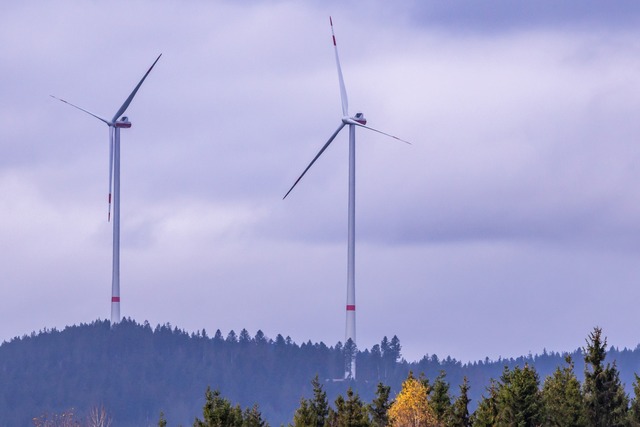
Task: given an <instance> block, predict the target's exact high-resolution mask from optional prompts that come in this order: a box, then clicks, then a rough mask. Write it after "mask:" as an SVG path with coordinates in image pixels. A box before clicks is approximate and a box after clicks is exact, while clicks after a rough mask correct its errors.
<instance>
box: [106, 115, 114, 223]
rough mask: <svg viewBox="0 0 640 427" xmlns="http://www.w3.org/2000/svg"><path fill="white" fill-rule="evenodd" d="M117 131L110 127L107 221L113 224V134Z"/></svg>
mask: <svg viewBox="0 0 640 427" xmlns="http://www.w3.org/2000/svg"><path fill="white" fill-rule="evenodd" d="M114 132H115V129H114V128H113V126H109V213H108V214H107V221H108V222H111V190H112V188H113V133H114Z"/></svg>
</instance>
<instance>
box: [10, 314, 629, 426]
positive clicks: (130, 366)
mask: <svg viewBox="0 0 640 427" xmlns="http://www.w3.org/2000/svg"><path fill="white" fill-rule="evenodd" d="M586 332H588V331H586ZM344 352H345V349H344V348H343V346H342V344H340V343H338V344H336V345H334V346H331V347H328V346H326V345H325V344H323V343H316V344H313V343H311V342H307V343H304V344H296V343H294V342H292V341H291V340H290V339H289V338H284V337H283V336H281V335H278V336H277V337H275V338H269V337H266V336H265V335H264V334H263V333H262V332H260V331H258V332H257V333H256V334H255V336H250V335H249V333H248V332H247V331H246V330H242V331H241V332H240V333H239V334H236V333H235V332H233V331H231V332H229V333H228V334H227V336H223V335H222V334H221V333H220V331H217V332H216V333H215V334H214V336H213V337H210V336H208V335H207V333H206V332H205V331H204V330H203V331H199V332H197V333H191V334H189V333H186V332H184V331H181V330H179V329H177V328H172V327H171V326H170V325H163V326H157V327H155V328H152V327H151V326H150V325H149V324H148V323H145V324H142V325H141V324H138V323H136V322H134V321H131V320H125V321H123V322H122V323H120V324H118V325H116V326H115V327H114V328H111V327H110V324H109V322H108V321H96V322H93V323H91V324H83V325H80V326H72V327H68V328H66V329H64V330H62V331H57V330H45V331H41V332H39V333H33V334H31V335H30V336H23V337H21V338H16V339H13V340H11V341H10V342H4V343H3V344H2V345H0V425H3V426H5V425H7V426H8V425H11V426H29V425H33V424H32V419H33V418H35V417H40V416H42V415H45V414H53V413H62V412H64V411H68V410H71V409H73V410H74V411H75V412H76V413H78V414H83V413H87V412H88V411H89V410H91V409H93V408H96V407H102V406H103V407H104V408H105V409H106V411H107V412H108V414H109V415H110V416H111V418H112V419H113V425H114V426H137V427H139V426H146V425H156V423H157V420H158V417H159V414H160V411H163V412H164V414H165V416H166V419H167V421H168V425H171V426H173V425H179V424H182V425H185V426H187V425H191V424H192V423H193V421H194V419H195V417H197V416H201V414H202V406H203V404H204V402H205V399H204V394H205V390H206V388H207V386H211V388H212V389H219V390H220V391H221V393H222V394H223V395H224V396H225V397H226V398H228V399H229V400H230V401H231V402H233V403H234V404H235V403H238V404H240V405H241V406H242V407H243V408H244V407H250V406H252V405H254V404H258V405H259V408H260V411H261V412H262V415H263V417H264V419H266V420H267V421H268V422H269V423H270V425H271V426H274V427H275V426H279V425H281V424H288V423H290V422H291V421H292V419H293V414H294V412H295V410H296V408H297V407H298V405H299V403H300V398H301V397H303V396H304V397H309V396H310V395H311V393H312V390H311V380H312V379H313V378H314V377H315V376H316V375H318V376H319V378H320V380H321V381H324V387H325V390H326V391H327V394H328V396H329V399H330V401H331V400H332V399H334V398H335V396H337V395H338V394H344V393H345V391H346V389H347V388H348V387H349V386H351V387H353V388H354V390H355V391H356V392H358V393H359V394H360V397H361V398H362V400H363V401H365V402H369V401H371V400H372V399H373V397H374V394H375V390H376V386H377V384H378V383H379V382H382V383H384V384H386V385H389V386H391V387H392V396H393V395H395V393H397V391H398V390H399V389H400V385H401V383H402V381H403V380H404V379H406V378H407V375H408V373H409V371H413V372H414V374H416V375H419V374H421V373H424V374H425V375H426V376H427V377H428V378H430V379H431V380H432V381H433V379H434V378H435V377H436V376H437V375H438V374H439V372H440V371H441V370H444V371H446V374H447V376H446V378H447V381H448V382H449V383H450V384H451V391H452V392H453V394H454V395H455V394H456V393H457V390H458V387H457V386H458V384H460V383H461V382H462V378H463V376H467V377H468V379H469V383H470V386H471V391H470V393H469V394H470V397H471V398H472V402H471V405H470V406H471V408H474V407H475V405H476V404H477V402H478V401H479V399H480V396H481V395H482V394H483V393H485V387H486V386H487V385H488V383H489V379H491V378H495V379H498V378H499V377H500V375H501V374H502V372H503V369H504V367H505V366H509V367H510V368H513V367H514V366H521V367H522V366H524V365H525V363H526V364H529V365H532V366H534V367H535V368H536V370H537V372H538V373H539V375H540V379H541V381H542V380H544V378H545V377H546V376H547V375H549V374H551V373H552V372H553V371H554V370H555V368H556V367H557V366H561V365H563V364H564V356H563V355H560V354H557V353H545V354H542V355H536V356H532V355H529V356H526V357H521V358H518V359H508V360H507V359H502V360H498V361H490V360H485V361H480V362H475V363H469V364H462V363H460V362H458V361H456V360H455V359H451V358H450V357H447V358H445V359H439V358H438V357H436V356H425V357H424V358H423V359H422V360H421V361H418V362H412V363H408V362H406V361H404V360H403V359H402V358H401V344H400V341H399V340H398V339H397V338H396V337H393V338H392V339H390V340H388V339H387V338H386V337H385V338H384V339H383V340H382V342H381V344H379V345H375V346H374V347H373V348H371V349H366V350H363V351H360V352H358V354H357V374H358V379H357V381H355V382H354V381H349V382H344V381H343V382H335V381H331V379H335V378H341V377H342V376H343V375H344V360H345V358H344ZM573 359H574V361H575V362H576V373H577V374H578V377H581V374H582V372H583V369H584V368H583V366H584V365H583V358H582V355H581V353H580V351H579V350H577V351H575V352H574V353H573ZM613 360H615V361H616V363H617V366H618V369H619V370H620V373H621V379H622V381H623V382H624V383H625V384H626V387H627V392H629V393H631V384H632V383H633V374H634V372H640V349H639V348H636V349H635V350H626V349H625V350H621V351H619V350H616V349H614V348H611V349H610V350H609V353H608V356H607V361H608V362H611V361H613Z"/></svg>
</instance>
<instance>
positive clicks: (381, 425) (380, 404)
mask: <svg viewBox="0 0 640 427" xmlns="http://www.w3.org/2000/svg"><path fill="white" fill-rule="evenodd" d="M390 393H391V387H389V386H386V385H384V384H382V383H378V388H377V390H376V397H375V399H374V400H373V402H371V404H370V405H369V406H368V407H367V409H368V410H369V415H371V424H372V425H373V427H386V426H387V425H388V424H389V413H388V412H389V408H390V407H391V402H390V401H389V395H390Z"/></svg>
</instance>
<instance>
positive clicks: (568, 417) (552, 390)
mask: <svg viewBox="0 0 640 427" xmlns="http://www.w3.org/2000/svg"><path fill="white" fill-rule="evenodd" d="M565 361H566V366H565V367H563V368H562V369H561V368H560V367H558V368H557V369H556V371H555V372H554V373H553V375H552V376H550V377H547V379H546V380H545V381H544V385H543V387H542V401H543V404H544V407H545V414H544V417H545V424H546V425H550V426H558V427H581V426H585V425H586V422H587V420H586V414H585V406H584V398H583V396H582V391H581V389H580V382H579V381H578V378H576V375H575V372H574V364H573V359H572V358H571V356H569V355H568V356H567V357H566V359H565Z"/></svg>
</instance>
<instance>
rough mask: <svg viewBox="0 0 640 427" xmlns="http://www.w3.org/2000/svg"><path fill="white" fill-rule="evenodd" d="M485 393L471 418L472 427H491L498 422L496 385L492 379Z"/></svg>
mask: <svg viewBox="0 0 640 427" xmlns="http://www.w3.org/2000/svg"><path fill="white" fill-rule="evenodd" d="M487 392H488V395H487V396H484V395H483V396H482V399H481V400H480V403H478V407H477V408H476V410H475V412H474V413H473V415H472V416H471V424H472V425H473V426H474V427H493V426H495V425H496V423H497V421H498V383H497V382H496V380H494V379H493V378H492V379H491V383H490V385H489V387H487Z"/></svg>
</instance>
